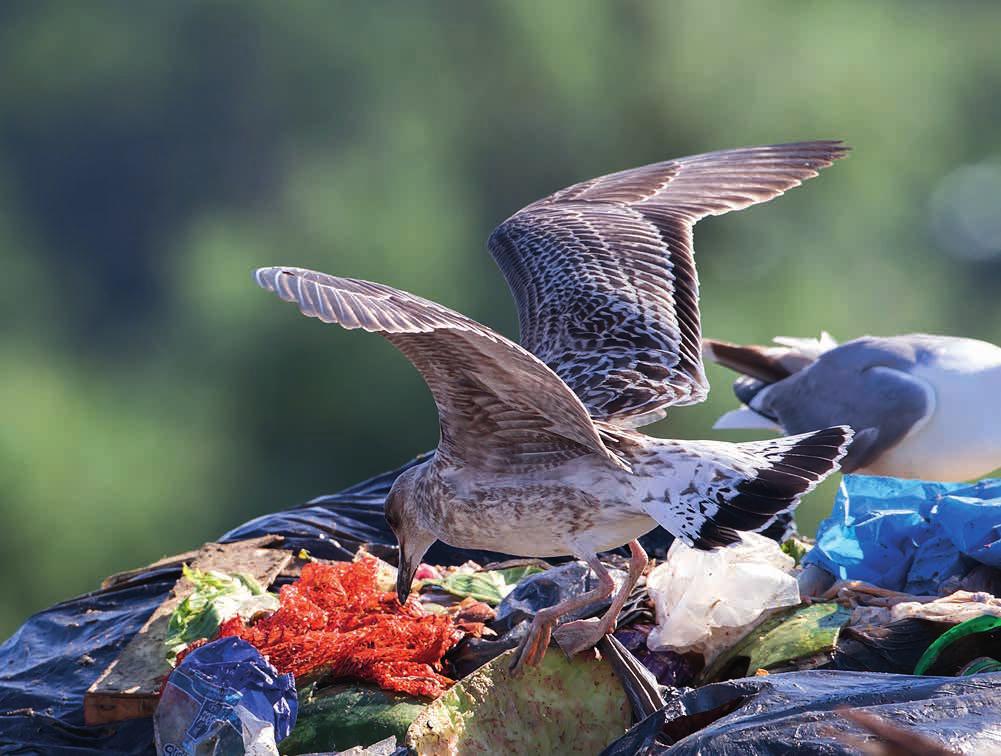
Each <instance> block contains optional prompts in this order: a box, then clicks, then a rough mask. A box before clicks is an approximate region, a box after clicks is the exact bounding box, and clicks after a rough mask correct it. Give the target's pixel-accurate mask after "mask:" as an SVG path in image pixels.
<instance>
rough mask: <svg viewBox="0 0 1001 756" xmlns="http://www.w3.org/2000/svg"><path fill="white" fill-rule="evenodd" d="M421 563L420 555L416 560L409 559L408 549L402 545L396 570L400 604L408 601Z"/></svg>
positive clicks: (397, 595)
mask: <svg viewBox="0 0 1001 756" xmlns="http://www.w3.org/2000/svg"><path fill="white" fill-rule="evenodd" d="M422 556H423V555H422ZM419 564H420V557H418V558H417V560H416V561H415V560H412V559H409V558H408V554H407V550H406V549H405V548H403V547H402V546H400V566H399V567H398V568H397V570H396V598H397V599H398V600H399V602H400V604H405V603H407V596H409V595H410V586H411V585H413V582H414V574H415V573H416V572H417V567H418V565H419Z"/></svg>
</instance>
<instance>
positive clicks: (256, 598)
mask: <svg viewBox="0 0 1001 756" xmlns="http://www.w3.org/2000/svg"><path fill="white" fill-rule="evenodd" d="M182 570H183V574H184V577H185V578H186V579H187V580H188V581H189V582H191V583H192V584H193V585H194V586H195V590H194V592H193V593H192V594H191V595H189V596H188V597H187V598H185V599H184V601H182V602H181V603H180V604H179V605H178V607H177V608H176V609H175V610H174V613H173V614H171V615H170V621H169V623H168V625H167V637H166V639H165V640H164V645H165V646H166V648H167V661H168V662H170V663H171V665H174V664H175V663H176V661H177V656H178V654H180V653H181V652H182V651H184V649H186V648H187V647H188V645H189V644H190V643H192V642H193V641H196V640H199V639H202V638H211V637H213V636H214V635H215V634H216V631H217V630H218V629H219V626H220V625H221V624H222V623H223V622H224V621H225V620H228V619H231V618H232V617H237V616H239V617H242V618H243V619H245V620H250V619H252V618H253V617H254V616H255V615H258V614H261V613H266V612H273V611H274V610H275V609H277V608H278V597H277V596H275V595H274V594H273V593H268V592H267V591H265V590H264V588H262V587H261V585H260V584H259V583H258V582H257V581H256V580H255V579H254V578H253V577H251V576H250V575H246V574H242V573H240V574H236V575H227V574H225V573H223V572H217V571H216V570H206V571H202V570H198V569H192V568H190V567H188V565H184V566H183V568H182Z"/></svg>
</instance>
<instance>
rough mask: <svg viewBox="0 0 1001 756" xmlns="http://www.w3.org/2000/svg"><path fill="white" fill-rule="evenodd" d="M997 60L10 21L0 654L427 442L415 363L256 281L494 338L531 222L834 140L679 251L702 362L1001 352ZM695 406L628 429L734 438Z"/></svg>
mask: <svg viewBox="0 0 1001 756" xmlns="http://www.w3.org/2000/svg"><path fill="white" fill-rule="evenodd" d="M999 29H1001V4H998V3H992V2H972V1H971V2H940V3H933V2H913V1H911V0H899V1H898V2H883V3H870V2H865V1H864V0H857V1H855V2H848V1H846V2H840V3H788V2H777V1H776V2H755V3H743V2H735V1H734V2H702V1H701V0H690V1H688V2H671V3H666V2H665V3H660V2H627V1H623V2H581V1H578V0H568V1H566V2H553V1H551V0H547V2H537V1H536V0H520V1H505V2H484V3H460V2H433V3H432V2H409V1H403V0H401V1H399V2H378V3H363V2H356V3H348V2H333V3H297V4H286V3H271V2H265V1H264V0H261V1H259V2H258V1H248V0H233V1H231V2H221V1H218V2H217V1H206V0H198V1H194V0H192V1H190V2H189V1H182V0H177V1H176V2H171V3H135V2H127V1H126V0H120V1H118V2H114V1H112V2H104V3H69V2H66V3H35V2H16V1H15V0H10V1H9V2H5V3H3V4H2V5H0V72H2V73H0V261H2V269H0V333H2V337H0V366H2V368H0V370H2V372H0V402H2V413H3V420H2V423H0V502H2V512H0V514H2V522H0V569H2V574H3V576H4V578H5V579H4V589H3V591H2V592H0V637H5V636H6V635H7V634H8V633H9V632H11V631H12V630H13V629H14V627H15V626H16V625H17V624H18V623H19V622H20V621H21V620H23V619H24V617H25V616H26V615H27V614H28V613H29V612H31V611H33V610H36V609H39V608H41V607H43V606H45V605H48V604H50V603H52V602H54V601H56V600H59V599H62V598H66V597H69V596H71V595H73V594H75V593H78V592H81V591H86V590H90V589H92V588H94V587H96V586H97V584H98V582H99V580H100V579H101V578H102V577H103V576H105V575H106V574H108V573H110V572H113V571H115V570H119V569H122V568H128V567H132V566H137V565H139V564H142V563H146V562H148V561H150V560H153V559H156V558H158V557H160V556H162V555H164V554H168V553H174V552H178V551H181V550H185V549H188V548H191V547H193V546H195V545H197V544H200V543H202V542H203V541H206V540H210V539H212V538H214V537H216V536H217V535H219V534H220V533H221V532H222V531H224V530H226V529H227V528H229V527H231V526H234V525H236V524H238V523H240V522H242V521H244V520H246V519H248V518H250V517H252V516H254V515H257V514H260V513H263V512H267V511H273V510H276V509H279V508H284V507H287V506H291V505H295V504H298V503H301V502H303V501H304V500H306V499H308V498H311V497H313V496H316V495H318V494H322V493H328V492H332V491H335V490H337V489H339V488H341V487H343V486H344V485H346V484H349V483H352V482H355V481H357V480H359V479H361V478H363V477H366V476H369V475H370V474H373V473H377V472H380V471H382V470H384V469H387V468H390V467H393V466H395V465H397V464H398V463H400V462H402V461H404V460H405V459H406V458H408V457H409V456H411V455H412V454H414V453H416V452H419V451H421V450H424V449H428V448H430V447H432V446H433V445H434V443H435V441H436V439H437V428H436V423H435V414H434V407H433V404H432V402H431V399H430V397H429V395H428V394H427V392H426V390H425V388H424V386H423V384H422V383H421V381H420V378H419V377H418V375H417V374H416V373H415V372H414V371H413V370H412V369H411V368H410V366H409V365H408V364H407V363H406V362H405V360H404V359H403V358H402V357H401V356H399V355H398V354H397V353H395V352H394V350H393V349H392V348H391V347H390V346H389V345H388V344H386V343H384V342H383V341H382V340H381V339H378V338H376V337H374V336H369V335H366V334H359V333H350V334H349V333H345V332H343V331H340V330H339V329H336V328H333V327H324V326H322V325H321V324H319V323H317V322H315V321H309V320H306V319H304V318H302V317H300V316H299V315H298V314H297V313H296V312H295V310H294V308H292V307H290V306H288V305H284V304H282V303H280V302H278V301H276V300H275V299H274V297H272V296H270V295H267V294H265V293H264V292H262V291H260V290H258V289H257V288H256V287H255V286H254V285H253V283H252V282H251V278H250V272H251V270H252V269H253V268H254V267H256V266H261V265H268V264H289V265H299V266H306V267H314V268H318V269H320V270H324V271H328V272H332V273H337V274H341V275H347V276H355V277H363V278H372V279H376V280H379V281H384V282H387V283H390V284H393V285H396V286H400V287H403V288H406V289H409V290H412V291H415V292H418V293H420V294H422V295H424V296H428V297H431V298H434V299H437V300H439V301H441V302H443V303H445V304H448V305H450V306H452V307H455V308H457V309H459V310H461V311H463V312H465V313H468V314H469V315H471V316H473V317H475V318H477V319H479V320H481V321H483V322H486V323H488V324H490V325H492V326H494V327H496V328H498V329H499V330H501V331H502V332H504V333H506V334H509V335H514V334H516V333H517V325H516V317H515V312H514V308H513V305H512V302H511V301H510V298H509V294H508V291H507V288H506V286H505V284H504V282H503V279H502V278H501V276H500V274H499V273H498V271H497V270H496V269H495V268H494V265H493V263H492V261H491V260H490V258H489V255H488V254H487V252H486V249H485V239H486V237H487V235H488V234H489V232H490V230H491V229H492V228H493V226H494V225H496V224H497V223H498V222H500V221H501V220H503V219H504V218H505V217H507V216H508V215H509V214H510V213H512V212H514V211H515V210H517V209H518V208H519V207H521V206H522V205H524V204H527V203H528V202H530V201H532V200H534V199H536V198H538V197H540V196H542V195H544V194H546V193H548V192H550V191H552V190H555V189H557V188H560V187H562V186H565V185H567V184H569V183H572V182H575V181H578V180H581V179H585V178H588V177H591V176H594V175H597V174H601V173H605V172H609V171H614V170H618V169H622V168H626V167H630V166H634V165H639V164H643V163H647V162H652V161H656V160H661V159H665V158H669V157H676V156H681V155H685V154H691V153H695V152H701V151H706V150H712V149H719V148H723V147H728V146H739V145H748V144H756V143H771V142H779V141H787V140H798V139H808V138H816V137H841V138H844V139H846V140H847V141H848V142H849V143H851V144H852V145H853V146H854V147H855V151H854V152H853V153H852V156H851V158H850V159H849V160H846V161H842V162H841V163H839V164H837V165H836V166H835V167H833V168H832V169H830V170H828V171H827V172H825V174H824V175H823V176H822V177H821V178H820V179H818V180H815V181H812V182H810V183H809V184H808V185H807V186H806V187H804V188H801V189H798V190H796V191H795V192H793V193H791V194H790V195H789V196H787V197H784V198H781V199H779V200H778V201H776V202H774V203H771V204H768V205H765V206H762V207H758V208H754V209H752V210H749V211H746V212H743V213H739V214H734V215H729V216H726V217H725V218H720V219H714V220H709V221H706V222H704V223H703V224H701V225H700V226H699V229H698V231H697V234H696V237H697V259H698V263H699V267H700V272H701V279H702V287H703V298H702V304H703V317H704V329H705V332H706V334H708V335H712V336H715V337H721V338H728V339H735V340H758V341H760V340H763V339H768V338H770V337H771V336H772V335H774V334H788V335H815V334H816V333H818V332H819V331H820V330H821V329H825V328H826V329H828V330H830V331H831V332H832V333H833V334H834V335H835V336H836V337H839V338H850V337H853V336H856V335H860V334H862V333H866V332H872V333H879V334H891V333H898V332H908V331H920V330H926V331H932V332H940V333H953V334H965V335H970V336H976V337H980V338H986V339H990V340H994V341H997V340H999V336H1001V304H999V302H1001V299H999V296H998V287H999V284H1001V256H999V254H998V253H999V251H1001V220H999V219H1001V209H999V208H1001V162H999V160H1001V129H999V128H998V123H999V122H1001V48H999V47H998V30H999ZM710 378H711V379H712V381H713V384H714V391H713V395H712V396H711V397H710V400H709V402H708V403H706V404H704V405H702V406H698V407H693V408H682V409H678V410H677V411H675V412H672V413H671V414H670V416H669V418H668V419H667V420H665V421H662V422H661V423H659V424H657V425H654V426H652V427H651V428H650V430H651V431H652V432H653V433H654V434H656V435H662V436H678V437H700V436H701V437H725V438H730V439H732V440H743V439H746V438H751V437H753V434H743V435H740V434H732V433H730V434H720V433H714V432H712V431H710V430H709V428H710V426H711V424H712V421H713V420H714V418H715V417H716V416H717V415H718V414H720V413H721V412H723V411H725V410H726V409H729V408H732V407H733V406H734V403H735V402H734V399H733V398H732V396H731V394H730V390H729V380H730V376H729V375H728V374H726V373H725V372H724V371H722V370H719V369H716V368H712V369H711V372H710ZM999 420H1001V419H999ZM833 490H834V489H833V484H828V485H826V486H825V487H823V488H822V489H820V490H819V491H818V492H817V493H815V494H814V495H813V496H812V498H811V499H810V500H809V501H807V502H806V503H805V505H804V506H803V508H802V510H801V517H800V522H801V525H802V527H803V529H804V530H805V531H807V532H812V530H813V528H814V527H815V526H816V523H817V521H818V520H819V519H820V518H821V517H822V516H823V515H824V514H825V513H826V511H827V509H828V508H829V506H830V501H831V497H832V495H833Z"/></svg>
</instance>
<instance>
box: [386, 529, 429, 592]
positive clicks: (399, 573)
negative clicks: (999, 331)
mask: <svg viewBox="0 0 1001 756" xmlns="http://www.w3.org/2000/svg"><path fill="white" fill-rule="evenodd" d="M396 540H397V542H398V543H399V544H400V560H399V565H398V567H397V569H396V598H397V599H399V601H400V603H401V604H405V603H406V601H407V596H409V595H410V587H411V585H412V584H413V582H414V575H415V574H416V573H417V568H418V567H420V565H421V560H423V559H424V555H425V554H427V553H428V549H430V548H431V545H432V544H433V543H434V542H435V541H436V540H437V539H436V538H435V537H434V536H433V535H432V534H431V533H429V532H426V531H424V530H423V529H420V528H410V529H409V530H408V531H407V534H406V536H405V537H403V538H401V537H400V533H397V534H396Z"/></svg>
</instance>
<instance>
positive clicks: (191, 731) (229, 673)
mask: <svg viewBox="0 0 1001 756" xmlns="http://www.w3.org/2000/svg"><path fill="white" fill-rule="evenodd" d="M297 710H298V700H297V698H296V690H295V679H294V678H293V677H292V675H289V674H285V675H280V674H278V672H277V671H276V670H275V668H274V667H272V666H271V665H270V664H269V663H268V662H267V661H266V660H265V659H264V657H263V656H261V654H260V653H259V652H258V651H257V649H256V648H254V647H253V646H251V645H250V644H249V643H247V642H246V641H245V640H243V639H241V638H220V639H219V640H216V641H213V642H212V643H208V644H206V645H204V646H202V647H201V648H197V649H195V650H194V651H192V652H191V653H190V654H188V655H187V656H186V657H185V658H184V660H183V661H182V662H181V664H180V665H179V666H178V667H177V669H175V670H174V671H173V672H171V674H170V677H169V678H168V679H167V684H166V686H165V687H164V690H163V695H162V696H161V698H160V703H159V705H158V706H157V709H156V715H155V717H154V730H155V735H156V748H157V753H160V754H167V756H182V755H183V756H195V755H196V754H197V755H198V756H202V754H212V755H214V756H224V755H225V754H231V753H232V754H241V753H244V752H245V751H247V750H248V746H249V745H250V744H251V742H252V741H254V740H259V739H260V734H261V732H262V730H266V728H267V726H268V725H270V726H271V727H272V728H273V731H274V734H273V737H272V736H271V735H270V734H267V733H266V734H265V740H270V741H271V748H270V749H268V750H267V751H261V752H274V753H277V750H274V744H275V743H278V742H281V741H282V740H283V739H285V738H286V737H288V734H289V733H290V732H291V731H292V727H293V726H294V725H295V718H296V713H297Z"/></svg>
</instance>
